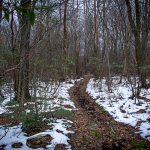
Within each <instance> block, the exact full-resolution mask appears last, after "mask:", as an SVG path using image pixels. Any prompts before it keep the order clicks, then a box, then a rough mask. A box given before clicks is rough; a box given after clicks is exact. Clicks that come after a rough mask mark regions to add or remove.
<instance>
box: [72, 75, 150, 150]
mask: <svg viewBox="0 0 150 150" xmlns="http://www.w3.org/2000/svg"><path fill="white" fill-rule="evenodd" d="M90 78H91V76H85V77H84V79H82V80H80V81H78V82H77V83H76V84H75V86H73V87H72V88H71V89H70V91H69V94H70V97H71V99H72V100H73V101H74V103H75V105H76V107H77V108H78V110H75V111H74V118H73V122H74V124H73V126H72V130H73V131H75V134H72V135H70V141H69V142H70V144H71V145H72V149H73V150H140V149H146V150H150V143H149V142H147V141H145V140H144V139H142V138H141V137H140V136H139V135H138V134H136V133H135V132H136V129H134V128H133V127H131V126H128V125H124V124H122V123H118V122H116V121H114V119H113V118H112V117H111V116H110V115H109V114H108V113H107V112H106V111H105V110H104V109H103V108H102V107H100V106H99V105H98V104H96V103H95V101H94V100H93V99H92V98H91V97H90V96H89V95H88V93H86V86H87V83H88V81H89V79H90Z"/></svg>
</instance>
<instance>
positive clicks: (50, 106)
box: [0, 79, 76, 114]
mask: <svg viewBox="0 0 150 150" xmlns="http://www.w3.org/2000/svg"><path fill="white" fill-rule="evenodd" d="M75 81H76V80H71V79H70V80H67V81H65V82H60V83H58V82H51V81H49V82H40V81H39V82H37V83H36V86H37V87H36V99H37V103H38V110H39V112H40V113H41V112H49V111H55V110H56V109H58V108H64V109H67V110H70V111H71V110H73V109H76V108H75V105H74V103H73V102H72V101H71V100H70V96H69V93H68V90H69V89H70V88H71V87H72V86H73V85H74V82H75ZM6 89H7V90H6ZM9 89H10V90H9ZM2 90H3V91H2V93H4V100H3V102H2V103H1V104H0V114H3V113H6V112H7V113H12V112H10V111H8V110H9V108H16V107H19V105H18V104H15V105H11V106H7V103H8V102H10V101H11V100H12V99H13V98H14V91H13V88H12V84H11V86H10V85H3V87H2ZM6 91H7V92H6ZM30 94H31V96H32V97H34V89H33V88H32V89H31V90H30ZM28 105H33V107H34V109H35V102H26V103H25V104H24V106H28ZM65 106H70V107H68V108H67V107H65ZM25 111H26V113H30V112H31V111H30V110H29V109H26V110H25Z"/></svg>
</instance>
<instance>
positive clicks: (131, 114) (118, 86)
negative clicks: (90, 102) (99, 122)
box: [86, 77, 150, 141]
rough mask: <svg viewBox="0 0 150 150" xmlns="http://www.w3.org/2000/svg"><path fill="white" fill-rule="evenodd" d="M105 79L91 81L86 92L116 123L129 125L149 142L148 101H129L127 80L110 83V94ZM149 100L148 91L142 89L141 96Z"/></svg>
mask: <svg viewBox="0 0 150 150" xmlns="http://www.w3.org/2000/svg"><path fill="white" fill-rule="evenodd" d="M106 83H107V82H106V80H105V79H101V80H96V81H95V80H94V79H91V80H90V81H89V83H88V85H87V89H86V91H87V92H88V93H89V94H90V95H91V96H92V97H93V98H94V99H95V101H96V103H97V104H99V105H100V106H102V107H103V108H104V109H105V110H107V111H108V112H109V113H110V114H111V115H112V116H113V118H114V119H115V120H116V121H118V122H123V123H125V124H129V125H131V126H133V127H135V128H137V129H138V131H139V132H138V133H140V135H141V136H142V137H143V138H146V139H147V140H149V141H150V100H143V99H130V98H129V97H131V95H132V90H131V86H130V84H129V83H128V82H127V80H125V79H123V80H122V83H119V78H118V77H116V78H114V79H113V81H112V88H111V92H109V91H108V87H107V84H106ZM140 96H143V97H146V98H147V99H150V89H148V90H145V89H142V91H141V95H140Z"/></svg>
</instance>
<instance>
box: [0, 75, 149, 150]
mask: <svg viewBox="0 0 150 150" xmlns="http://www.w3.org/2000/svg"><path fill="white" fill-rule="evenodd" d="M91 78H92V76H91V75H87V76H84V78H83V79H80V80H72V81H71V80H70V81H66V82H63V83H61V84H60V85H59V86H58V87H57V86H56V85H55V86H52V85H50V84H47V85H45V83H40V84H39V85H40V86H39V89H38V92H37V97H38V99H37V100H38V108H39V115H40V116H42V120H40V121H41V122H43V124H42V126H40V127H39V126H37V122H34V120H30V119H31V118H30V115H31V114H32V110H33V108H34V107H35V103H34V102H28V103H25V113H26V116H24V117H25V118H23V119H25V123H26V124H27V125H30V127H31V128H29V130H23V123H22V118H21V119H20V116H19V115H20V113H18V115H17V116H15V115H14V114H16V112H18V108H19V105H18V104H13V103H12V105H11V106H7V105H6V104H7V103H8V102H9V98H6V100H5V101H3V102H2V103H1V106H3V107H0V112H1V113H2V114H1V115H0V150H11V149H15V150H17V149H20V150H33V149H38V150H44V149H49V150H63V149H64V150H65V149H67V150H71V149H73V150H143V149H145V150H150V142H148V141H147V140H145V139H143V138H142V137H141V136H140V134H137V129H136V128H134V127H131V126H130V125H127V124H124V123H119V122H117V121H115V120H114V117H113V116H112V115H110V114H109V113H108V111H106V109H104V107H101V106H100V105H98V104H97V103H96V102H95V99H94V98H93V97H92V96H90V94H89V93H88V92H87V87H88V84H89V83H90V82H89V81H90V79H91ZM49 85H50V87H49ZM56 87H57V92H56V91H55V89H56ZM92 88H93V87H92ZM53 90H54V91H53ZM90 90H91V89H90ZM6 91H7V90H6ZM10 91H12V90H10ZM68 91H69V92H68ZM51 93H53V95H51ZM8 94H10V92H9V91H8ZM12 95H13V92H12ZM42 96H43V97H42ZM9 97H11V96H9ZM40 97H41V98H40ZM43 99H44V101H43ZM28 117H29V119H28ZM32 119H33V118H32ZM38 123H40V122H38ZM33 124H34V125H36V128H35V126H34V128H32V125H33Z"/></svg>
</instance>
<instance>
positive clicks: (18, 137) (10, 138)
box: [0, 119, 74, 150]
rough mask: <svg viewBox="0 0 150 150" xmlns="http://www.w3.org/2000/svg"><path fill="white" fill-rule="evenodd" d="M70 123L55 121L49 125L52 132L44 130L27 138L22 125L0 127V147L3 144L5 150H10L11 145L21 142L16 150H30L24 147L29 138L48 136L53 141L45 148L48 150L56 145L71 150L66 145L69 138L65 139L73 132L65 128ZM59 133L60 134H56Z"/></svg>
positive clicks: (68, 145) (67, 121)
mask: <svg viewBox="0 0 150 150" xmlns="http://www.w3.org/2000/svg"><path fill="white" fill-rule="evenodd" d="M71 123H72V122H71V121H69V120H65V119H57V120H56V121H55V122H53V123H50V124H49V125H53V129H52V130H46V131H44V132H41V133H38V134H35V135H32V136H30V137H27V136H26V134H25V133H23V132H22V129H21V128H22V125H18V126H13V127H6V126H0V133H1V134H0V139H1V138H2V137H3V136H4V137H3V138H2V139H1V140H0V145H3V144H5V145H6V147H5V150H10V149H12V144H13V143H17V142H21V143H22V144H23V147H21V148H18V150H19V149H20V150H32V148H29V147H28V146H27V145H26V141H27V139H29V138H33V137H36V136H39V135H50V136H51V137H52V138H53V139H52V141H51V143H49V145H47V148H48V149H49V150H54V149H55V146H56V145H57V144H65V145H66V149H68V150H69V149H71V145H70V144H69V143H68V140H69V138H68V137H67V134H68V133H74V132H73V131H69V130H68V129H67V128H68V127H69V126H70V124H71ZM58 130H59V131H61V132H58ZM37 150H44V148H38V149H37Z"/></svg>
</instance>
